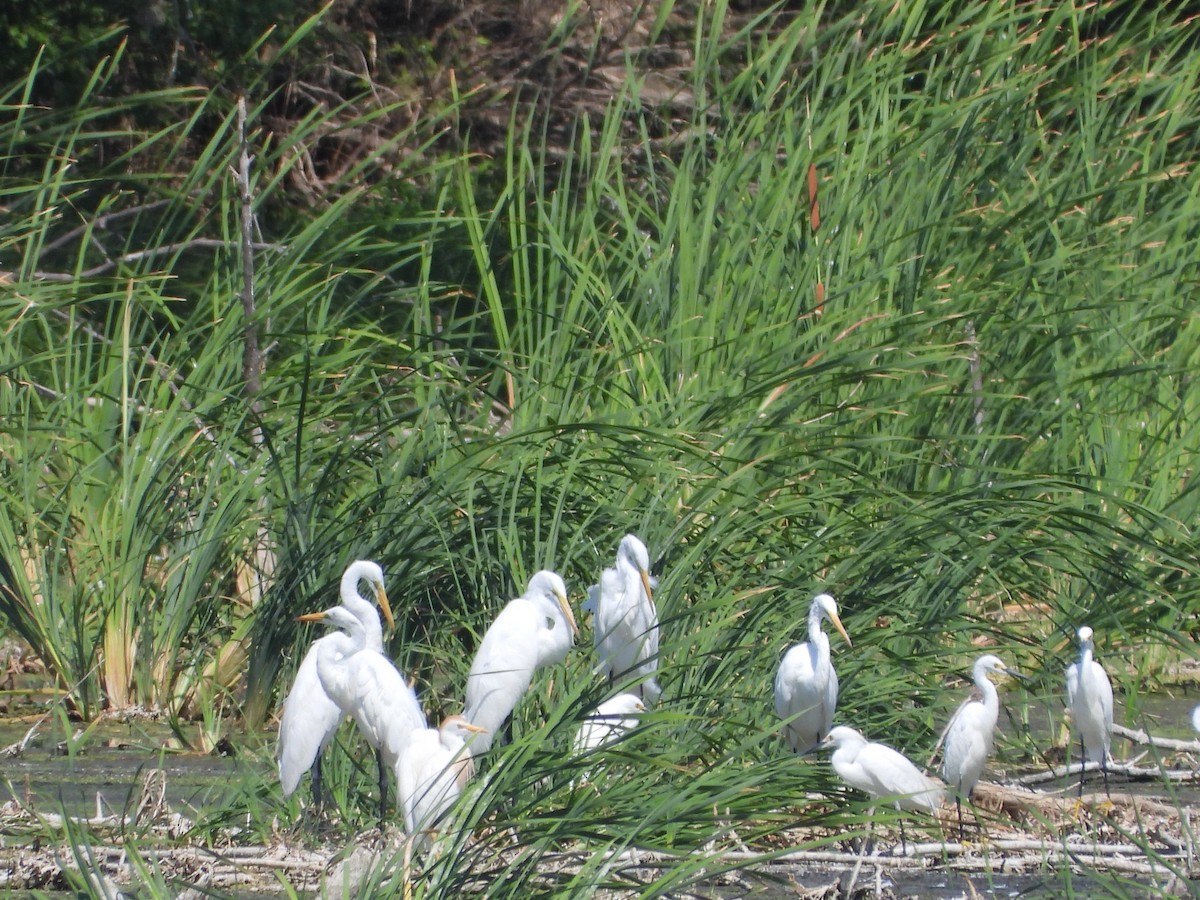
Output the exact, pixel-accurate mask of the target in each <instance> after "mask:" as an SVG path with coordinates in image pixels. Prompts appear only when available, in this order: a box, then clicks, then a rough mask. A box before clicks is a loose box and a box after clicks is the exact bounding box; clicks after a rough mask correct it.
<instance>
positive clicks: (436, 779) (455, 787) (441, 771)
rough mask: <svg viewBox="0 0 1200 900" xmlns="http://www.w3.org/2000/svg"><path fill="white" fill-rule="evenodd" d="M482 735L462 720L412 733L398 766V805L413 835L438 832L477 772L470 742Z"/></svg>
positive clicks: (449, 719) (450, 718)
mask: <svg viewBox="0 0 1200 900" xmlns="http://www.w3.org/2000/svg"><path fill="white" fill-rule="evenodd" d="M482 732H483V729H482V728H480V727H479V726H478V725H472V724H471V723H470V722H468V721H467V720H466V719H464V718H463V717H462V716H447V717H446V718H445V719H444V720H443V721H442V725H441V728H437V729H434V728H423V729H420V730H418V731H415V732H413V734H412V736H411V737H410V738H409V740H408V743H407V744H406V745H405V746H404V749H403V750H402V751H401V753H400V758H399V760H398V761H397V762H396V785H397V791H398V803H399V804H400V806H401V807H402V808H403V809H404V825H405V829H406V830H407V831H408V833H409V834H410V835H417V834H419V833H422V832H433V831H435V830H436V827H437V824H438V821H439V820H440V819H441V818H442V817H443V816H444V815H445V814H446V812H447V810H449V809H450V807H451V806H452V805H453V804H454V801H455V800H457V799H458V795H459V794H461V793H462V791H463V788H465V787H466V786H467V782H468V781H469V780H470V779H471V776H472V775H473V774H474V772H475V765H474V762H473V760H472V759H471V753H470V751H469V750H468V749H467V739H468V738H469V737H470V736H471V735H472V734H479V733H482Z"/></svg>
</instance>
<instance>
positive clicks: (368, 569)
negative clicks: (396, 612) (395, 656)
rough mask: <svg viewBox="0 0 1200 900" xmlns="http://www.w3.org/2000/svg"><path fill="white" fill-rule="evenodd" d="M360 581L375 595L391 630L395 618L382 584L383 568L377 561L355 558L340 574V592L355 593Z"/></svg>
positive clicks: (394, 624)
mask: <svg viewBox="0 0 1200 900" xmlns="http://www.w3.org/2000/svg"><path fill="white" fill-rule="evenodd" d="M360 581H365V582H366V583H367V584H368V585H370V587H371V592H372V593H373V594H374V595H375V601H376V602H377V603H378V604H379V608H380V609H381V610H383V618H384V621H386V622H387V627H388V631H389V632H390V631H393V630H394V629H395V627H396V620H395V619H394V618H392V607H391V604H390V603H388V596H387V590H386V589H385V588H384V586H383V569H382V568H380V566H379V563H377V562H374V561H372V560H369V559H356V560H355V561H354V562H352V563H350V565H349V566H347V567H346V572H345V574H344V575H342V593H343V594H351V593H357V592H358V583H359V582H360Z"/></svg>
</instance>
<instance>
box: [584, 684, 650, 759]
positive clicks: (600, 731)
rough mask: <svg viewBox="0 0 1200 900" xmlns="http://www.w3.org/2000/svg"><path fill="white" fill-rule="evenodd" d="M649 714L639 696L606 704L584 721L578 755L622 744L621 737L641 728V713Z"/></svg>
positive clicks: (630, 695)
mask: <svg viewBox="0 0 1200 900" xmlns="http://www.w3.org/2000/svg"><path fill="white" fill-rule="evenodd" d="M645 711H646V706H645V704H644V703H642V698H641V697H639V696H638V695H637V694H633V693H625V694H617V696H615V697H610V698H609V699H607V700H605V701H604V702H603V703H601V704H600V705H599V706H597V707H596V709H595V711H594V712H593V713H591V714H590V715H589V716H588V717H587V718H586V719H584V721H583V725H581V726H580V728H579V731H577V732H576V733H575V741H574V747H575V752H576V753H586V752H588V751H590V750H598V749H599V748H601V747H604V746H607V745H608V744H612V743H614V742H615V741H618V740H620V738H621V736H622V735H623V734H625V733H626V732H628V731H631V730H632V729H634V728H636V727H637V723H638V719H637V716H638V713H643V712H645Z"/></svg>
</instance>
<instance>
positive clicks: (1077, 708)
mask: <svg viewBox="0 0 1200 900" xmlns="http://www.w3.org/2000/svg"><path fill="white" fill-rule="evenodd" d="M1094 652H1095V647H1094V645H1093V644H1092V629H1091V628H1089V627H1088V626H1086V625H1084V626H1083V627H1082V628H1080V629H1079V659H1078V661H1076V662H1073V663H1071V665H1070V667H1069V668H1068V669H1067V708H1068V709H1070V710H1071V723H1072V724H1071V727H1072V728H1073V729H1074V730H1075V731H1076V732H1077V733H1078V734H1079V747H1080V751H1081V754H1080V755H1081V756H1082V761H1081V764H1080V769H1079V796H1080V797H1082V796H1083V766H1084V765H1086V764H1087V763H1089V762H1093V761H1097V760H1098V761H1099V763H1100V771H1101V772H1103V773H1104V792H1105V793H1108V758H1109V748H1110V747H1111V746H1112V728H1113V691H1112V683H1111V682H1110V681H1109V680H1108V674H1107V673H1106V672H1105V671H1104V667H1103V666H1101V665H1100V663H1098V662H1096V660H1094V659H1093V658H1092V655H1093V653H1094Z"/></svg>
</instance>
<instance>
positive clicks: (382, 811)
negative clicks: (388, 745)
mask: <svg viewBox="0 0 1200 900" xmlns="http://www.w3.org/2000/svg"><path fill="white" fill-rule="evenodd" d="M375 762H377V763H378V764H379V830H380V831H382V830H383V823H384V822H386V821H387V800H388V777H387V766H385V765H384V764H383V748H382V747H380V748H378V749H376V751H375Z"/></svg>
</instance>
